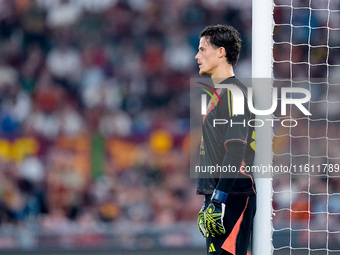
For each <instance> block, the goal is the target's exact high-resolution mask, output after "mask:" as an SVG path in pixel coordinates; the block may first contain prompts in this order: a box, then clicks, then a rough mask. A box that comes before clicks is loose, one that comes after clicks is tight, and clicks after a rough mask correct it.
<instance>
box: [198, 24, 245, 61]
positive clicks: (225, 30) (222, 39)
mask: <svg viewBox="0 0 340 255" xmlns="http://www.w3.org/2000/svg"><path fill="white" fill-rule="evenodd" d="M204 36H206V37H208V42H209V43H210V44H211V45H212V46H213V47H215V48H219V47H223V48H224V49H225V51H226V55H227V56H226V57H227V61H228V63H229V64H231V65H235V64H236V63H237V61H238V58H239V56H240V51H241V42H242V40H241V38H240V33H239V32H238V31H237V30H236V29H235V28H234V27H232V26H229V25H221V24H217V25H210V26H207V27H205V28H204V29H203V30H202V32H201V34H200V38H202V37H204Z"/></svg>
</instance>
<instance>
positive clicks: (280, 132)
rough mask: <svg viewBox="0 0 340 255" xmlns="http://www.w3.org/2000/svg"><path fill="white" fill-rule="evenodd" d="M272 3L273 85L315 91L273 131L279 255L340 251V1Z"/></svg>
mask: <svg viewBox="0 0 340 255" xmlns="http://www.w3.org/2000/svg"><path fill="white" fill-rule="evenodd" d="M273 4H274V7H273V22H274V27H273V78H274V83H273V87H277V88H283V87H285V88H286V87H290V88H304V89H306V90H308V91H309V92H310V93H311V99H310V100H309V101H308V102H307V103H305V104H303V105H304V107H305V108H306V109H307V110H308V111H309V112H310V113H311V115H309V116H308V115H304V114H303V113H302V112H301V111H299V109H298V108H297V107H296V106H294V105H288V106H287V115H286V116H285V118H289V119H290V120H291V121H290V123H291V125H285V126H283V125H280V124H279V123H276V124H275V126H274V128H273V166H287V167H288V168H287V169H288V170H287V169H281V170H282V171H279V172H277V173H274V174H273V181H272V191H273V217H272V218H273V249H274V254H317V255H321V254H338V253H339V254H340V178H339V177H340V169H339V168H340V1H339V0H274V1H273ZM291 97H292V98H299V95H295V94H291ZM278 105H280V104H278ZM279 108H280V107H278V109H277V111H275V113H274V116H275V117H276V118H278V119H282V118H283V117H282V115H281V112H280V110H282V109H279ZM295 125H296V126H295ZM283 252H284V253H283ZM337 252H338V253H337Z"/></svg>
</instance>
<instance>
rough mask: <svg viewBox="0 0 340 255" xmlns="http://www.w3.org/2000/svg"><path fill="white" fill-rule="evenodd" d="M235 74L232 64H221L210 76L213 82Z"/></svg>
mask: <svg viewBox="0 0 340 255" xmlns="http://www.w3.org/2000/svg"><path fill="white" fill-rule="evenodd" d="M233 76H235V74H234V69H233V66H232V65H229V64H227V65H221V66H219V68H218V69H217V70H216V71H215V72H214V73H213V74H212V75H211V76H210V77H211V79H212V80H213V82H214V83H215V84H217V83H220V82H221V81H223V80H225V79H227V78H230V77H233Z"/></svg>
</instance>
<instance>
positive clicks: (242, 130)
mask: <svg viewBox="0 0 340 255" xmlns="http://www.w3.org/2000/svg"><path fill="white" fill-rule="evenodd" d="M240 48H241V39H240V37H239V33H238V31H237V30H236V29H235V28H233V27H231V26H227V25H212V26H208V27H206V28H205V29H204V30H203V31H202V32H201V34H200V44H199V49H198V53H197V55H196V56H195V58H196V60H197V62H198V64H199V74H200V75H209V76H210V77H211V78H212V80H213V82H214V84H217V83H220V84H231V85H234V86H236V87H237V88H238V89H240V90H241V91H243V92H245V91H246V87H245V86H244V85H243V84H242V83H241V82H240V81H239V80H238V79H237V78H235V76H234V71H233V66H234V65H235V64H236V62H237V60H238V57H239V53H240ZM217 93H218V94H219V97H220V99H221V103H220V102H219V100H218V98H217V96H216V95H215V97H216V102H217V104H215V102H214V100H210V102H209V104H208V107H207V109H208V111H207V114H206V115H204V116H203V122H202V140H201V147H200V165H201V166H203V167H204V166H206V167H208V166H215V165H220V166H228V165H229V166H235V167H236V169H241V165H242V164H244V165H245V166H252V164H253V160H254V155H255V141H254V139H255V134H254V130H253V128H252V127H248V126H247V123H248V120H249V119H251V113H250V111H249V109H248V104H247V99H246V97H247V95H246V93H244V98H245V102H244V108H245V112H244V115H234V114H233V109H232V100H233V95H232V93H231V92H230V91H229V90H228V89H218V90H217ZM214 119H224V120H228V123H231V122H232V123H235V124H234V125H216V126H215V127H214V125H213V120H214ZM235 167H234V169H235ZM197 194H199V195H204V196H205V200H204V204H203V206H202V209H201V210H200V211H199V213H198V221H197V223H198V228H199V230H200V231H201V233H202V235H203V236H204V237H205V238H206V248H207V254H212V255H217V254H218V255H222V254H223V255H228V254H233V255H246V254H247V248H248V246H249V240H250V234H251V230H252V224H253V218H254V215H255V211H256V191H255V184H254V182H253V178H252V176H250V175H248V174H246V173H244V172H242V171H241V170H240V171H237V173H228V172H221V173H205V174H203V173H200V176H199V179H198V188H197Z"/></svg>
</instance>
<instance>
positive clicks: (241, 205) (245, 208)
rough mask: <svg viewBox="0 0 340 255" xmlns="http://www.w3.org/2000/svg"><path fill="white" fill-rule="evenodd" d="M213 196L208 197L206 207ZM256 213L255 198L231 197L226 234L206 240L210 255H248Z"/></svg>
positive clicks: (227, 213)
mask: <svg viewBox="0 0 340 255" xmlns="http://www.w3.org/2000/svg"><path fill="white" fill-rule="evenodd" d="M210 198H211V196H206V199H205V202H206V206H207V205H208V204H209V203H210ZM255 211H256V195H255V196H250V197H248V196H237V195H229V196H228V198H227V201H226V207H225V215H224V218H223V224H224V228H225V230H226V234H224V235H216V236H215V237H211V236H209V237H207V238H206V248H207V254H208V255H230V254H232V255H247V250H248V246H249V242H250V235H251V232H252V227H253V220H254V216H255Z"/></svg>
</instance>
